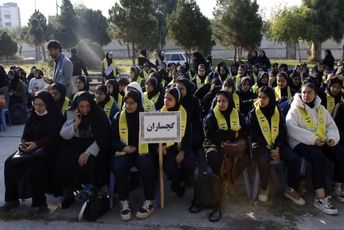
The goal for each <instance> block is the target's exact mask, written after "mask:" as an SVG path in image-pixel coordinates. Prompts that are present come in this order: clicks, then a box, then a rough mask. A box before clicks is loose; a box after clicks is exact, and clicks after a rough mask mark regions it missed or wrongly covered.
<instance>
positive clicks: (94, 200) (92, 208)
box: [78, 187, 110, 221]
mask: <svg viewBox="0 0 344 230" xmlns="http://www.w3.org/2000/svg"><path fill="white" fill-rule="evenodd" d="M109 210H110V195H109V193H108V189H107V187H104V188H103V189H101V190H100V191H98V192H95V193H93V194H92V195H91V196H90V197H89V198H88V200H86V201H85V202H84V204H83V205H82V207H81V210H80V212H79V217H78V219H79V221H82V220H88V221H95V220H97V219H98V218H99V217H100V216H102V215H103V214H104V213H106V212H107V211H109Z"/></svg>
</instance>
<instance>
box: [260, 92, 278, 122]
mask: <svg viewBox="0 0 344 230" xmlns="http://www.w3.org/2000/svg"><path fill="white" fill-rule="evenodd" d="M260 92H262V93H264V94H265V95H266V96H267V97H268V98H269V104H268V105H267V106H265V107H263V108H262V107H260V109H261V110H262V112H263V114H264V116H265V117H266V118H267V120H268V121H270V120H271V117H272V115H274V112H275V107H276V96H275V91H274V89H273V88H271V87H270V86H263V87H261V88H260V89H259V91H258V93H260Z"/></svg>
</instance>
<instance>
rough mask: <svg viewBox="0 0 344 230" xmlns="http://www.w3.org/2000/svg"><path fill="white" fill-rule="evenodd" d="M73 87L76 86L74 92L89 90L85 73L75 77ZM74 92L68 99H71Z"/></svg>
mask: <svg viewBox="0 0 344 230" xmlns="http://www.w3.org/2000/svg"><path fill="white" fill-rule="evenodd" d="M74 84H75V88H76V93H77V92H81V91H89V90H90V84H89V82H88V79H87V77H86V76H85V75H81V76H78V77H77V78H76V79H75V83H74ZM74 95H75V93H73V94H72V96H71V97H70V100H73V98H74Z"/></svg>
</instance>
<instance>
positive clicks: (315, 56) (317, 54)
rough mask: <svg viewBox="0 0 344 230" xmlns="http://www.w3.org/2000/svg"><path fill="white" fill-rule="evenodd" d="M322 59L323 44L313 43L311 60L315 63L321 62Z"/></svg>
mask: <svg viewBox="0 0 344 230" xmlns="http://www.w3.org/2000/svg"><path fill="white" fill-rule="evenodd" d="M320 59H321V42H318V41H312V43H311V56H310V60H311V61H314V62H319V61H320Z"/></svg>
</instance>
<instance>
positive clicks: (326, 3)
mask: <svg viewBox="0 0 344 230" xmlns="http://www.w3.org/2000/svg"><path fill="white" fill-rule="evenodd" d="M303 7H305V8H307V9H308V11H309V14H308V16H307V19H306V20H307V21H308V22H309V24H310V25H311V26H310V27H309V28H308V30H307V33H306V34H305V38H306V40H307V41H310V43H311V44H310V47H311V52H310V53H311V57H310V58H311V60H313V61H319V60H320V54H321V43H322V42H324V41H326V40H327V39H329V38H333V39H334V40H335V41H337V42H339V41H340V40H341V39H342V38H343V34H344V14H343V11H344V1H342V0H303Z"/></svg>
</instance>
